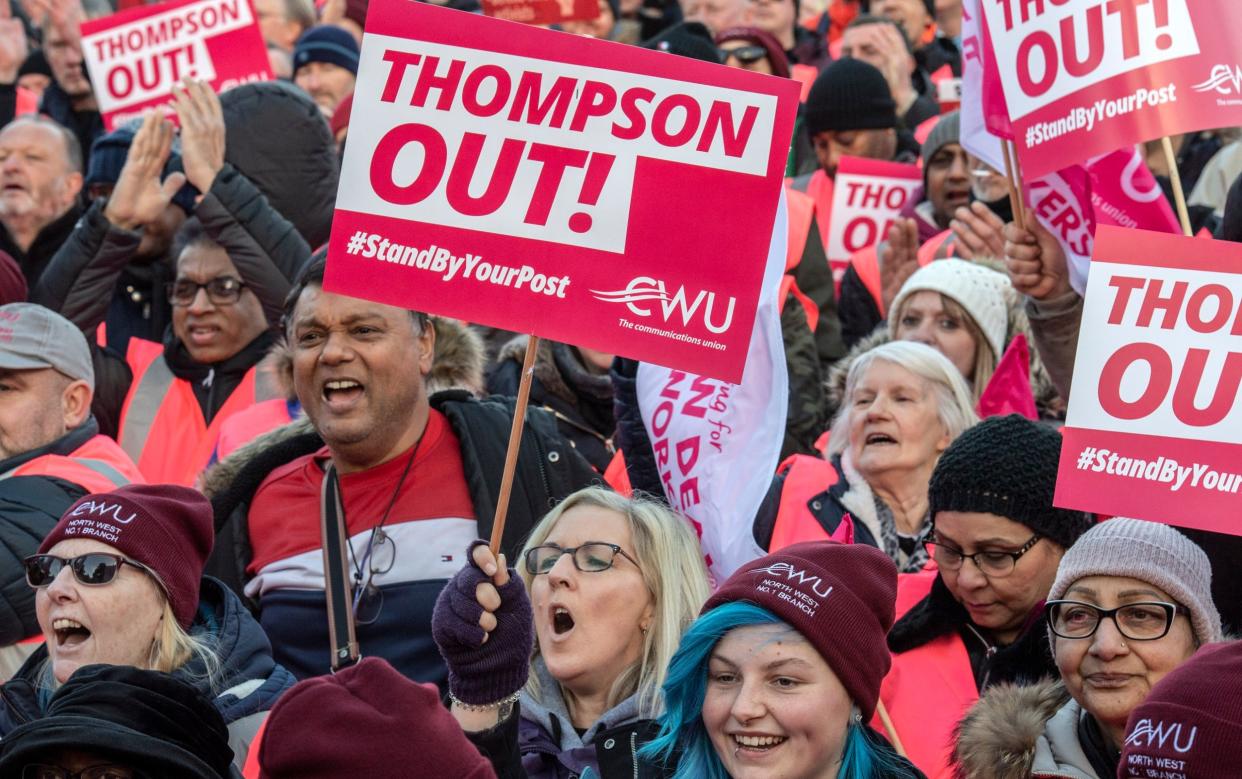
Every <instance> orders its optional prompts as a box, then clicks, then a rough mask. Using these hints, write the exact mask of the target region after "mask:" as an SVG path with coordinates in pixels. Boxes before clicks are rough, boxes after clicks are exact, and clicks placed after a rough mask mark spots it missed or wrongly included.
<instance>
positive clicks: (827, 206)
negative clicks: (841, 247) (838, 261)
mask: <svg viewBox="0 0 1242 779" xmlns="http://www.w3.org/2000/svg"><path fill="white" fill-rule="evenodd" d="M796 191H798V192H805V193H806V194H807V195H808V196H810V198H811V200H812V201H813V202H814V203H815V214H816V223H817V224H818V225H819V240H820V242H822V243H823V244H824V251H825V252H826V251H828V228H829V225H830V224H831V222H832V179H830V178H828V174H827V173H825V172H824V169H823V168H816V169H815V172H814V173H812V174H811V178H810V179H809V180H808V181H807V183H806V189H797V190H796Z"/></svg>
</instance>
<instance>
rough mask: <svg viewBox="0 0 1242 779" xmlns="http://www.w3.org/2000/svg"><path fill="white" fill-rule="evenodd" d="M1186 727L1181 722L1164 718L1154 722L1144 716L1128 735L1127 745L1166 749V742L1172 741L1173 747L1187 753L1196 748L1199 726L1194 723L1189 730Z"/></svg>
mask: <svg viewBox="0 0 1242 779" xmlns="http://www.w3.org/2000/svg"><path fill="white" fill-rule="evenodd" d="M1185 728H1186V725H1185V724H1184V723H1181V722H1165V721H1163V720H1161V721H1159V722H1154V721H1152V720H1151V719H1148V718H1146V717H1144V718H1143V719H1141V720H1139V721H1138V722H1137V723H1136V724H1135V726H1134V730H1133V731H1132V732H1131V733H1130V735H1129V736H1127V737H1126V746H1132V747H1156V748H1157V749H1164V746H1165V744H1166V743H1168V742H1169V741H1172V747H1173V749H1174V750H1175V751H1177V752H1179V753H1181V754H1185V753H1187V752H1189V751H1190V750H1191V749H1192V748H1194V745H1195V736H1197V735H1199V726H1197V725H1192V726H1191V728H1190V731H1189V732H1187V731H1186V729H1185Z"/></svg>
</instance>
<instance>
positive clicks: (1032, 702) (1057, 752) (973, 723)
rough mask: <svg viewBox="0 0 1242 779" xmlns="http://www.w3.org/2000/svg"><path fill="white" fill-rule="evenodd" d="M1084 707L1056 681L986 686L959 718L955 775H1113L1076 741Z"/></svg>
mask: <svg viewBox="0 0 1242 779" xmlns="http://www.w3.org/2000/svg"><path fill="white" fill-rule="evenodd" d="M1086 716H1089V715H1087V714H1086V713H1085V712H1083V710H1082V708H1081V707H1080V706H1079V705H1078V703H1077V702H1075V701H1074V700H1072V699H1071V698H1070V696H1069V693H1068V692H1066V690H1065V686H1064V685H1063V684H1061V682H1059V681H1055V682H1054V681H1045V682H1041V683H1039V684H1034V685H1030V686H1026V687H1020V686H1016V685H1010V684H1006V685H1000V686H998V687H994V688H993V689H991V690H989V691H988V692H987V694H986V695H984V696H983V697H982V698H980V699H979V702H978V703H976V704H975V705H974V706H973V707H971V709H970V711H969V712H968V713H967V714H966V716H965V717H963V718H962V721H961V722H959V723H958V725H957V728H956V730H955V738H954V743H955V745H954V748H953V764H954V765H955V766H956V775H957V777H958V778H959V779H1028V777H1035V778H1038V779H1112V776H1111V775H1109V776H1105V777H1101V776H1099V775H1098V774H1097V773H1096V772H1095V770H1094V769H1093V768H1092V766H1091V761H1090V760H1089V759H1088V758H1087V755H1086V753H1085V752H1084V751H1083V748H1082V744H1080V743H1079V740H1078V729H1079V723H1080V721H1081V720H1082V718H1083V717H1086Z"/></svg>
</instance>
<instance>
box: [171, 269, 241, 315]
mask: <svg viewBox="0 0 1242 779" xmlns="http://www.w3.org/2000/svg"><path fill="white" fill-rule="evenodd" d="M245 288H246V282H244V281H242V280H241V279H239V278H237V277H235V276H217V277H216V278H214V279H212V280H211V281H208V282H205V283H199V282H197V281H194V280H193V279H177V280H176V281H173V282H170V283H169V284H168V285H167V286H166V287H165V290H166V291H167V293H168V300H169V301H170V302H171V303H172V304H173V305H174V306H180V307H182V308H185V307H187V306H189V305H191V304H193V303H194V298H196V297H198V291H199V290H200V289H205V290H207V299H208V300H210V301H211V302H212V303H214V304H215V305H217V306H230V305H232V304H234V303H236V302H237V301H238V300H240V299H241V293H242V290H243V289H245Z"/></svg>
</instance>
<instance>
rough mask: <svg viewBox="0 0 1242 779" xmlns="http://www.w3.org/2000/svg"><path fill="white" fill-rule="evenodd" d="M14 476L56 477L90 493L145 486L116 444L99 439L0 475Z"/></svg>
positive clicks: (27, 463)
mask: <svg viewBox="0 0 1242 779" xmlns="http://www.w3.org/2000/svg"><path fill="white" fill-rule="evenodd" d="M12 476H54V477H56V478H59V479H64V480H65V481H68V482H72V483H74V484H77V485H78V486H80V487H81V488H82V489H84V490H86V491H87V492H111V491H112V490H115V489H116V488H117V487H124V486H125V485H126V484H145V483H146V479H144V478H143V477H142V473H140V472H139V470H138V467H137V466H136V465H134V461H133V460H131V459H130V457H129V455H127V454H126V453H125V451H124V450H123V449H121V447H119V446H117V443H116V441H113V440H112V439H111V438H108V437H107V436H103V435H97V436H94V437H93V438H91V439H90V440H89V441H87V442H86V443H84V444H82V445H81V446H79V447H78V448H77V449H74V450H73V451H72V452H70V453H69V454H67V455H59V454H45V455H43V456H42V457H36V458H34V459H33V460H29V461H27V462H24V463H22V464H21V465H19V466H18V467H16V468H14V469H12V470H10V471H7V472H5V473H2V474H0V479H8V478H10V477H12Z"/></svg>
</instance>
